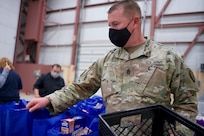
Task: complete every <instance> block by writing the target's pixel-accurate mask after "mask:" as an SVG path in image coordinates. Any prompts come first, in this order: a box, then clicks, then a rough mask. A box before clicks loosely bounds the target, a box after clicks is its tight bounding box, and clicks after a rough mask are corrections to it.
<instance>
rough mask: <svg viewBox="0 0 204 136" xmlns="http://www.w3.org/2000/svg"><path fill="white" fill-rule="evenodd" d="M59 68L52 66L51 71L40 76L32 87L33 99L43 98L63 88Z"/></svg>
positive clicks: (56, 65) (55, 65)
mask: <svg viewBox="0 0 204 136" xmlns="http://www.w3.org/2000/svg"><path fill="white" fill-rule="evenodd" d="M60 72H61V66H60V65H59V64H54V65H52V70H51V71H50V72H48V73H45V74H42V75H41V76H40V77H39V78H38V79H37V80H36V82H35V84H34V85H33V91H34V95H35V97H43V96H46V95H48V94H51V93H53V92H54V91H55V90H59V89H61V88H62V87H64V86H65V83H64V79H63V78H62V77H61V76H60Z"/></svg>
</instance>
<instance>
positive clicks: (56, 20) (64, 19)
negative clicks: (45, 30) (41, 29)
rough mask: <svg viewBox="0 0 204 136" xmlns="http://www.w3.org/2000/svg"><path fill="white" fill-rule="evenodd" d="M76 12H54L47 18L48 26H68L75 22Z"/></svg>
mask: <svg viewBox="0 0 204 136" xmlns="http://www.w3.org/2000/svg"><path fill="white" fill-rule="evenodd" d="M75 14H76V11H75V10H69V11H59V12H54V13H51V14H49V15H47V16H46V21H47V22H46V23H45V25H46V26H49V25H56V24H68V23H74V21H75Z"/></svg>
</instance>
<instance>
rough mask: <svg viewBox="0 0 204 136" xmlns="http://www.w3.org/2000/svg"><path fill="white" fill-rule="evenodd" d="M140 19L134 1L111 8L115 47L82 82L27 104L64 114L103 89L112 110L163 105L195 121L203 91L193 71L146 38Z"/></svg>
mask: <svg viewBox="0 0 204 136" xmlns="http://www.w3.org/2000/svg"><path fill="white" fill-rule="evenodd" d="M141 18H142V15H141V9H140V7H139V5H138V4H137V2H136V1H135V0H122V1H119V2H117V3H116V4H114V5H113V6H111V7H110V9H109V10H108V25H109V27H110V28H109V38H110V41H111V42H112V43H113V44H114V45H115V46H116V48H114V49H112V50H111V51H109V52H108V53H107V54H106V55H105V56H104V57H102V58H99V59H98V60H96V61H95V62H94V63H93V64H92V65H91V66H90V67H89V68H88V69H87V70H85V71H84V72H83V73H82V74H81V75H80V78H79V80H78V81H77V82H75V83H72V84H71V85H70V86H66V87H64V88H62V89H60V90H57V91H55V92H54V93H52V94H50V95H47V96H45V97H42V98H35V99H32V100H31V101H30V102H29V103H28V104H27V108H28V109H29V111H30V112H33V111H34V110H36V109H39V108H42V107H45V106H47V108H48V109H49V110H50V111H51V112H53V113H54V114H59V113H61V112H63V111H65V110H66V109H67V108H69V107H70V106H72V105H74V104H76V103H77V102H79V101H81V100H84V99H87V98H89V97H91V96H92V95H93V94H95V93H96V92H97V91H98V89H99V88H101V91H102V97H103V100H104V103H105V106H106V112H107V113H110V112H115V111H124V110H128V109H131V108H138V107H141V106H149V105H152V104H163V105H165V106H167V107H169V108H171V109H174V110H175V111H176V112H178V113H180V114H182V115H184V116H185V117H187V118H189V119H192V120H195V117H196V114H197V92H198V90H199V89H198V87H197V84H196V81H195V77H194V74H193V72H192V70H191V69H190V68H189V67H187V65H186V64H184V60H183V59H182V58H181V57H179V56H178V55H177V54H176V53H175V52H174V51H173V50H172V49H169V48H168V47H165V46H163V45H161V44H159V43H157V42H155V41H153V40H151V39H148V38H147V39H146V38H144V36H143V35H142V32H141V24H142V20H141ZM171 94H172V95H173V102H172V99H171V97H170V95H171Z"/></svg>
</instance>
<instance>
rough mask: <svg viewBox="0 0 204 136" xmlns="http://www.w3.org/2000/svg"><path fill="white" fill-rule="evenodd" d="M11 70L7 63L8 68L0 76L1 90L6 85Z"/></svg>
mask: <svg viewBox="0 0 204 136" xmlns="http://www.w3.org/2000/svg"><path fill="white" fill-rule="evenodd" d="M10 70H11V67H10V66H9V65H8V63H7V62H6V66H5V67H4V69H3V71H2V73H1V74H0V88H1V87H2V86H3V85H4V83H5V82H6V79H7V76H8V74H9V71H10Z"/></svg>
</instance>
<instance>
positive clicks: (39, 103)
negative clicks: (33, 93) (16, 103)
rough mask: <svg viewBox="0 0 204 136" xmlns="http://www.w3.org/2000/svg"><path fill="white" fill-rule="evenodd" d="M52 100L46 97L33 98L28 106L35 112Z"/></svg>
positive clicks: (30, 110)
mask: <svg viewBox="0 0 204 136" xmlns="http://www.w3.org/2000/svg"><path fill="white" fill-rule="evenodd" d="M49 103H50V101H49V100H48V99H47V98H45V97H41V98H33V99H32V100H31V101H30V102H29V103H28V104H27V105H26V108H27V109H29V112H33V111H35V110H37V109H40V108H43V107H45V106H46V105H47V104H49Z"/></svg>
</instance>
